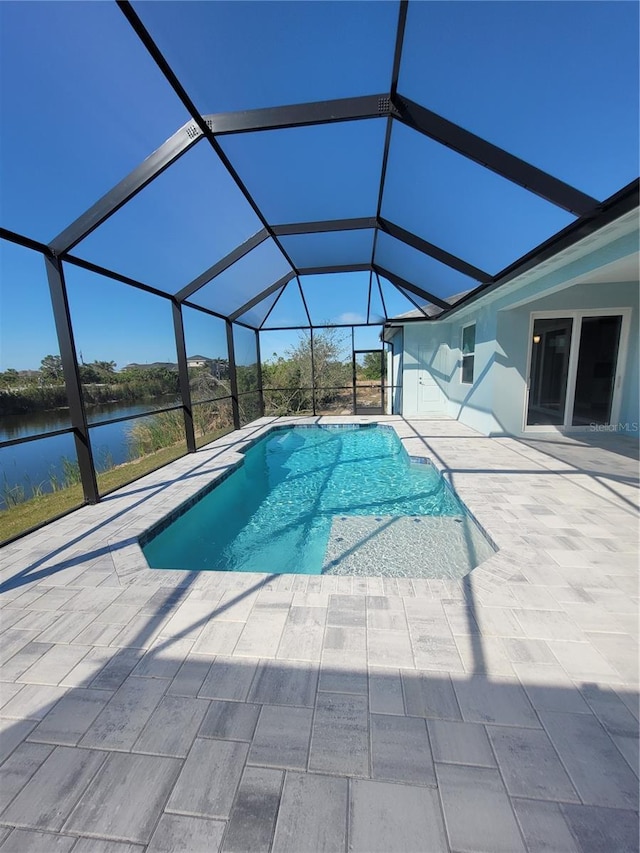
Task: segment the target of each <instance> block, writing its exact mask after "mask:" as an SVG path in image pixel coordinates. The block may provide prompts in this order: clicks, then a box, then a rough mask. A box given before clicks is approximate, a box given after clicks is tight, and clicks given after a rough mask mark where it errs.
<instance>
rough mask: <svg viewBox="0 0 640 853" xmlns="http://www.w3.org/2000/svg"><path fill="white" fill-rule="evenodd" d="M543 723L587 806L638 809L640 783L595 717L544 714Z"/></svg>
mask: <svg viewBox="0 0 640 853" xmlns="http://www.w3.org/2000/svg"><path fill="white" fill-rule="evenodd" d="M540 719H541V720H542V723H543V725H544V727H545V729H546V731H547V734H548V735H549V738H550V740H551V742H552V744H553V746H554V747H555V749H556V752H557V753H558V755H559V756H560V759H561V761H562V763H563V764H564V766H565V768H566V770H567V772H568V774H569V776H570V778H571V781H572V783H573V785H574V787H575V789H576V790H577V792H578V793H579V795H580V797H581V798H582V801H583V802H584V803H585V804H586V805H594V806H607V807H611V808H628V809H637V808H638V779H637V777H636V776H635V774H634V773H633V772H632V770H631V769H630V768H629V765H628V764H627V763H626V761H625V760H624V758H623V757H622V756H621V755H620V753H619V752H618V750H617V749H616V747H615V745H614V743H613V741H612V740H611V738H610V737H609V736H608V735H607V733H606V732H605V730H604V729H603V728H602V726H601V725H600V723H599V722H598V721H597V720H596V718H595V717H594V716H592V715H587V714H559V713H553V712H551V711H542V712H541V713H540Z"/></svg>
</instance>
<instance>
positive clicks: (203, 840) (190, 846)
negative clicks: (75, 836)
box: [87, 814, 249, 853]
mask: <svg viewBox="0 0 640 853" xmlns="http://www.w3.org/2000/svg"><path fill="white" fill-rule="evenodd" d="M225 826H226V824H225V823H224V821H221V820H207V819H205V818H201V817H187V816H186V815H175V814H163V815H162V817H161V818H160V820H159V822H158V826H157V827H156V831H155V832H154V833H153V835H152V837H151V841H150V842H149V846H148V847H147V848H146V851H145V853H176V851H179V850H180V851H182V850H184V851H187V850H189V851H191V850H193V851H194V853H195V851H202V853H205V851H206V853H216V851H217V850H219V849H220V843H221V841H222V836H223V834H224V830H225ZM248 849H249V848H247V850H248ZM87 853H91V851H87Z"/></svg>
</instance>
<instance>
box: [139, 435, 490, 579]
mask: <svg viewBox="0 0 640 853" xmlns="http://www.w3.org/2000/svg"><path fill="white" fill-rule="evenodd" d="M213 486H214V487H213V488H210V489H209V490H208V491H207V490H205V491H204V492H203V493H201V494H200V495H198V500H197V502H195V503H193V505H191V506H190V507H189V508H188V509H185V508H182V510H179V511H178V513H179V514H178V515H177V517H176V518H174V519H172V520H170V523H168V524H167V523H166V522H165V523H164V524H161V525H159V526H158V527H157V528H155V529H152V530H151V531H148V533H147V534H146V536H145V537H144V538H143V539H142V540H141V545H142V548H143V552H144V554H145V557H146V559H147V561H148V563H149V565H150V566H151V567H152V568H158V569H194V570H200V571H202V570H213V571H239V572H268V573H274V574H280V573H295V574H320V573H331V574H373V575H376V574H377V575H380V574H391V575H399V574H404V575H405V576H409V577H423V576H437V577H456V576H460V574H461V570H463V571H462V574H464V573H466V572H467V571H469V570H470V568H473V565H471V563H473V564H475V565H477V564H478V563H479V562H480V561H481V560H482V559H485V558H486V557H487V556H489V555H490V554H492V553H493V551H494V549H493V547H492V546H491V544H490V543H489V542H488V541H487V540H486V538H485V537H484V536H483V535H482V533H481V531H480V530H479V529H478V528H477V526H476V525H475V523H474V522H473V520H472V519H471V518H470V517H469V515H468V513H467V512H466V511H465V508H464V506H463V505H462V504H461V502H460V500H459V499H458V498H457V496H456V495H455V494H454V493H453V492H452V491H451V489H450V488H449V487H448V486H447V484H446V483H445V481H444V480H443V478H442V477H441V476H440V475H439V473H438V472H437V471H436V469H435V468H434V467H433V466H432V465H430V464H418V463H417V462H415V461H412V460H411V458H410V457H409V456H408V455H407V453H406V451H405V450H404V448H403V447H402V444H401V442H400V440H399V439H398V437H397V435H396V433H395V431H394V430H393V429H391V428H390V427H384V426H375V425H374V426H367V427H360V426H358V425H354V426H350V427H344V426H340V427H331V426H308V427H300V426H297V427H290V428H276V429H274V430H272V431H271V432H269V433H268V434H267V435H266V436H264V437H263V438H262V439H260V440H259V441H257V442H256V443H255V444H253V445H252V446H251V447H249V449H248V450H246V452H245V454H244V461H243V464H241V465H240V466H239V467H238V468H237V469H236V470H234V471H233V473H232V474H231V475H230V476H229V477H227V478H226V479H225V480H223V481H222V482H219V483H218V484H213ZM443 548H444V553H443V554H441V559H438V560H436V559H435V558H434V554H433V552H434V549H435V550H440V551H442V550H443ZM465 548H466V551H467V554H466V556H464V555H463V556H464V558H463V559H460V554H459V553H458V552H460V551H461V549H462V550H465ZM454 553H455V554H458V558H456V557H455V556H454ZM436 563H437V564H438V568H437V570H436V571H435V573H434V574H430V573H429V572H433V571H434V566H435V565H436ZM441 563H442V564H443V565H440V564H441Z"/></svg>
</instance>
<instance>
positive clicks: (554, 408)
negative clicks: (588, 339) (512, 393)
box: [527, 317, 573, 426]
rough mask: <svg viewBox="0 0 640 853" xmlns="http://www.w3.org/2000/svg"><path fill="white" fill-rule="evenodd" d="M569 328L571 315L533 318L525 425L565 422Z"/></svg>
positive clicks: (560, 423)
mask: <svg viewBox="0 0 640 853" xmlns="http://www.w3.org/2000/svg"><path fill="white" fill-rule="evenodd" d="M572 328H573V320H572V319H571V318H570V317H558V318H555V317H552V318H550V319H536V320H534V323H533V337H532V343H531V378H530V380H529V406H528V409H527V425H528V426H541V425H543V424H553V425H554V426H560V425H562V424H563V423H564V410H565V404H566V398H567V377H568V375H569V353H570V350H571V332H572Z"/></svg>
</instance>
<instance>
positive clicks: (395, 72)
mask: <svg viewBox="0 0 640 853" xmlns="http://www.w3.org/2000/svg"><path fill="white" fill-rule="evenodd" d="M408 6H409V3H408V0H400V7H399V9H398V24H397V26H396V42H395V47H394V51H393V67H392V70H391V88H390V93H389V107H391V104H393V103H394V101H395V99H396V95H397V91H398V77H399V76H400V64H401V62H402V47H403V44H404V31H405V27H406V24H407V9H408ZM392 132H393V119H392V118H391V110H390V111H389V117H388V118H387V126H386V128H385V133H384V149H383V151H382V166H381V168H380V183H379V184H378V203H377V205H376V219H380V215H381V212H382V199H383V197H384V187H385V181H386V178H387V166H388V165H389V149H390V147H391V134H392ZM377 246H378V231H375V232H374V234H373V241H372V243H371V263H372V264H373V262H374V260H375V257H376V248H377Z"/></svg>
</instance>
